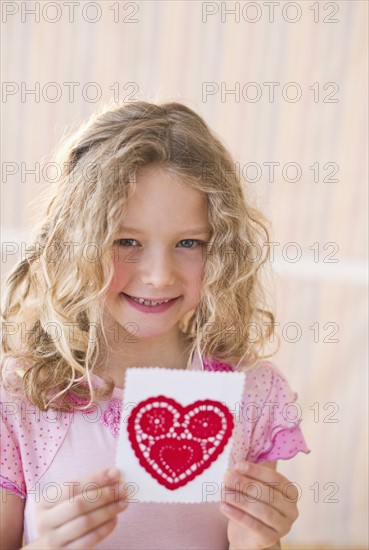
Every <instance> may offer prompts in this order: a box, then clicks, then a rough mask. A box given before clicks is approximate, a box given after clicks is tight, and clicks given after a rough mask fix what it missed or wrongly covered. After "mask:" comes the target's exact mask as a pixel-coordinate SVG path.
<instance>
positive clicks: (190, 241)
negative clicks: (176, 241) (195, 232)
mask: <svg viewBox="0 0 369 550" xmlns="http://www.w3.org/2000/svg"><path fill="white" fill-rule="evenodd" d="M180 242H181V243H197V244H200V243H201V241H199V240H198V239H183V240H182V241H180ZM183 248H195V247H194V246H184V247H183Z"/></svg>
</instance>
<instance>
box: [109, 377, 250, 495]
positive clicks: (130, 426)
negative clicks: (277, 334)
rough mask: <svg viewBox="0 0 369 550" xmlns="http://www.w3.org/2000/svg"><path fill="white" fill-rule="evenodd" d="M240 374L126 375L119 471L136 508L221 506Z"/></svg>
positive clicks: (242, 378) (239, 394)
mask: <svg viewBox="0 0 369 550" xmlns="http://www.w3.org/2000/svg"><path fill="white" fill-rule="evenodd" d="M244 382H245V374H244V373H241V372H208V371H195V370H174V369H173V370H172V369H164V368H159V367H153V368H129V369H127V371H126V377H125V390H124V396H123V407H122V414H121V419H120V436H119V440H118V446H117V456H116V465H117V466H118V467H119V468H120V469H121V470H122V472H123V480H124V483H126V484H129V486H130V491H129V492H130V494H131V501H134V502H204V501H205V498H204V494H205V493H206V502H211V501H220V489H221V484H222V483H223V476H224V473H225V471H226V470H227V468H228V461H229V456H230V451H231V447H232V434H233V432H234V427H235V411H236V410H237V405H238V403H240V401H241V398H242V393H243V387H244Z"/></svg>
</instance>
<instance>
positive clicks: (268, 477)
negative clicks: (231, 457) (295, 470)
mask: <svg viewBox="0 0 369 550" xmlns="http://www.w3.org/2000/svg"><path fill="white" fill-rule="evenodd" d="M234 470H235V472H236V473H238V475H240V476H245V477H246V478H251V479H249V481H252V480H253V481H256V482H257V481H259V482H260V483H267V484H270V485H273V487H274V488H275V490H276V491H279V492H281V493H283V494H284V495H285V496H286V500H288V499H289V500H291V502H296V501H297V499H298V497H299V493H298V490H297V489H296V487H295V484H294V483H292V482H291V481H290V480H289V479H287V478H286V477H285V476H284V475H282V474H281V473H280V472H278V471H277V470H273V469H272V468H268V466H263V464H253V463H252V462H246V461H240V462H237V463H236V465H235V467H234ZM232 471H233V470H232Z"/></svg>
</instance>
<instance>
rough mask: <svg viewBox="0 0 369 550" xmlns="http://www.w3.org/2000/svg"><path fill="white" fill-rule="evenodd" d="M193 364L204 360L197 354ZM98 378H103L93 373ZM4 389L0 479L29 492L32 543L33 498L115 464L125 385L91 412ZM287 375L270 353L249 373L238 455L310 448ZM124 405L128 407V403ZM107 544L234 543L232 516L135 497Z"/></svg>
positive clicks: (268, 456)
mask: <svg viewBox="0 0 369 550" xmlns="http://www.w3.org/2000/svg"><path fill="white" fill-rule="evenodd" d="M204 366H205V369H206V370H232V368H231V367H230V366H229V365H227V364H225V363H220V362H214V361H211V362H206V361H205V362H204ZM193 368H198V364H196V362H194V364H193ZM93 381H94V383H95V384H96V385H99V384H101V378H99V377H98V376H97V375H93ZM0 389H1V401H0V405H1V471H0V486H1V487H5V488H7V489H8V490H10V491H12V492H14V493H15V494H17V495H19V497H20V498H22V499H24V500H25V510H24V531H25V541H26V544H29V543H30V542H32V541H33V540H34V539H36V538H38V533H37V530H36V527H35V521H34V506H35V503H36V502H37V501H38V499H39V498H40V496H42V497H43V498H45V499H46V500H48V501H49V502H55V503H57V501H58V494H60V491H61V487H63V486H64V485H63V484H66V483H68V482H69V481H71V480H74V479H76V478H79V477H84V476H86V475H88V473H92V472H94V471H97V470H101V469H104V468H107V467H109V466H113V465H114V462H115V455H116V447H117V441H118V439H117V437H118V435H119V420H120V415H121V412H122V410H124V401H123V400H122V397H123V390H122V389H120V388H115V389H114V391H113V394H112V396H111V398H110V399H109V400H107V401H102V402H101V403H100V405H99V407H98V408H97V409H95V410H94V411H90V412H83V413H82V412H72V413H63V412H60V411H54V410H48V411H40V410H39V409H37V408H36V407H34V406H33V405H31V404H30V403H29V401H28V400H26V399H25V398H24V397H23V398H21V397H19V398H14V397H12V396H10V395H9V394H8V392H7V391H6V389H5V387H4V386H0ZM296 399H297V394H296V393H294V392H293V391H292V390H291V389H290V387H289V385H288V383H287V381H286V379H285V378H284V376H283V375H282V374H281V372H280V371H279V370H278V369H277V367H276V366H275V365H274V364H273V363H271V362H270V361H263V362H261V363H259V364H258V366H257V367H254V368H253V369H252V370H251V371H248V372H247V373H246V384H245V392H244V397H243V401H242V404H241V405H240V407H239V410H237V411H235V413H236V415H235V421H236V427H235V432H234V439H233V447H232V454H231V461H230V462H231V463H230V466H232V465H233V464H234V463H235V462H236V461H237V460H249V461H251V462H255V463H259V462H263V461H268V462H272V461H274V460H280V459H289V458H292V457H293V456H295V454H296V453H298V452H299V451H302V452H304V453H309V452H310V450H309V449H308V448H307V445H306V443H305V440H304V437H303V435H302V432H301V429H300V422H301V418H299V414H298V412H299V410H300V409H299V408H298V407H296V406H295V405H294V402H295V401H296ZM122 407H123V409H122ZM118 518H119V519H118V524H117V526H116V528H115V530H114V531H113V533H112V534H111V535H109V536H108V537H107V538H106V539H104V540H103V541H102V542H100V544H99V545H97V546H96V548H101V549H109V550H113V549H129V550H133V549H141V550H142V549H145V550H147V549H153V550H154V549H161V550H163V549H166V548H167V549H173V550H174V549H183V548H186V549H200V548H201V549H207V550H209V549H222V550H225V549H228V539H227V523H228V520H227V518H226V517H225V516H224V515H223V514H222V513H221V512H220V510H219V503H217V502H216V503H213V502H211V503H210V502H209V503H208V502H206V494H204V502H203V503H199V504H160V503H134V502H131V503H130V504H129V506H128V508H127V509H126V510H125V511H124V512H122V513H121V514H119V516H118Z"/></svg>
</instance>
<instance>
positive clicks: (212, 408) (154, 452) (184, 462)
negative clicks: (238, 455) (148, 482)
mask: <svg viewBox="0 0 369 550" xmlns="http://www.w3.org/2000/svg"><path fill="white" fill-rule="evenodd" d="M233 427H234V421H233V415H232V413H231V412H230V410H229V409H228V408H227V407H226V406H225V405H224V404H223V403H221V402H220V401H213V400H211V399H204V400H200V401H195V402H194V403H191V404H190V405H187V406H186V407H183V406H182V405H181V404H180V403H177V401H175V400H174V399H171V398H170V397H165V396H163V395H159V396H158V397H150V398H149V399H146V400H145V401H141V402H140V403H138V404H137V405H136V406H135V407H134V408H133V409H132V411H131V414H130V415H129V417H128V421H127V429H128V436H129V440H130V442H131V445H132V448H133V450H134V452H135V455H136V456H137V458H138V460H139V462H140V464H141V466H142V467H143V468H144V469H145V470H146V471H147V472H148V473H149V474H150V475H151V476H152V477H153V478H154V479H156V480H157V481H158V482H159V483H160V484H161V485H164V487H166V488H167V489H172V490H174V489H177V488H178V487H182V486H184V485H186V484H187V483H188V482H189V481H191V480H192V479H194V478H195V477H196V476H198V475H200V474H202V472H203V471H204V470H206V468H209V466H210V465H211V464H212V463H213V462H214V461H215V460H216V459H217V458H218V456H219V455H220V454H221V453H222V452H223V450H224V447H225V446H226V444H227V442H228V440H229V438H230V437H231V435H232V431H233Z"/></svg>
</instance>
